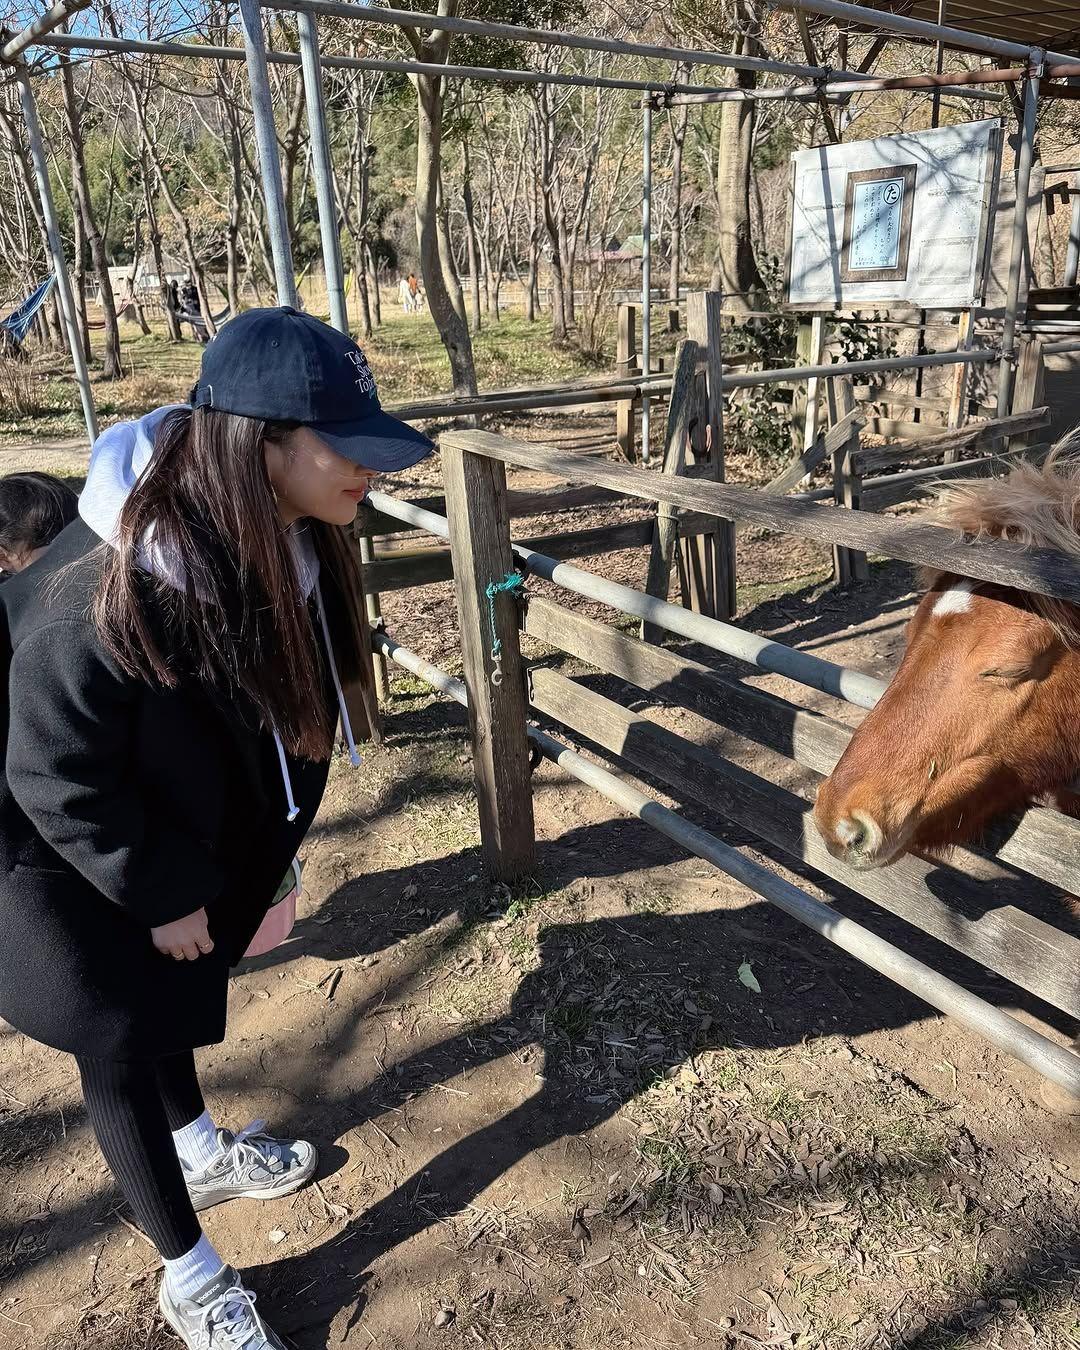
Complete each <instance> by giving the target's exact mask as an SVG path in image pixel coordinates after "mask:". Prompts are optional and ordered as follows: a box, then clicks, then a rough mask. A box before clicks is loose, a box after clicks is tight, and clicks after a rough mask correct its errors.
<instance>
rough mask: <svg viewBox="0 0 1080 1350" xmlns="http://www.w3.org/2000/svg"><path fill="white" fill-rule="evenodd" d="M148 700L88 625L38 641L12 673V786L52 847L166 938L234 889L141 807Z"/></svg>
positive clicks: (61, 625)
mask: <svg viewBox="0 0 1080 1350" xmlns="http://www.w3.org/2000/svg"><path fill="white" fill-rule="evenodd" d="M138 698H139V688H138V685H137V684H136V683H135V682H133V681H131V680H129V679H127V678H126V677H125V676H124V675H123V673H122V672H121V671H120V670H119V669H118V668H117V667H116V666H115V665H113V664H112V663H111V662H110V661H109V660H108V659H107V657H106V655H105V653H104V652H103V650H102V649H101V647H100V645H99V644H98V642H97V636H96V634H95V633H94V632H93V630H92V628H91V626H90V624H89V623H88V622H85V621H61V622H57V623H53V624H50V625H49V626H48V627H45V628H41V629H38V630H37V631H36V632H34V633H32V634H30V635H28V636H27V638H26V639H25V640H24V641H23V642H22V643H21V644H20V645H19V646H18V648H17V649H16V650H15V652H14V654H13V657H12V663H11V672H10V679H9V704H10V721H9V726H8V748H7V777H8V785H9V787H10V789H11V793H12V796H13V797H14V798H15V800H16V802H18V804H19V806H20V807H21V808H22V809H23V811H24V812H25V813H26V815H27V816H28V817H29V819H30V821H31V823H32V824H33V825H34V827H35V829H36V830H37V831H38V833H39V834H40V835H41V837H42V839H44V840H45V842H46V843H47V844H49V845H50V846H51V847H52V848H53V849H55V851H56V852H57V853H59V854H60V856H61V857H62V858H64V859H65V860H66V861H67V862H68V863H70V864H71V866H72V867H74V868H75V869H76V870H77V871H78V872H80V873H81V874H82V875H83V876H84V877H85V878H86V879H87V881H89V882H90V883H91V884H92V885H93V886H95V887H96V888H97V889H98V890H99V891H100V892H101V893H102V894H103V895H104V896H105V897H106V898H107V899H109V900H111V901H113V903H115V904H117V905H119V906H121V908H123V909H125V910H127V911H128V913H129V914H130V915H131V916H132V918H134V919H135V920H137V921H138V922H141V923H144V924H146V926H147V927H159V926H160V925H162V924H165V923H171V922H172V921H173V920H174V919H182V918H184V916H185V915H188V914H191V913H194V911H195V910H197V909H199V908H200V907H202V906H203V905H207V904H209V903H211V902H212V901H213V900H215V899H216V898H217V897H218V895H219V894H220V892H221V890H222V887H223V882H224V879H223V875H222V872H221V869H220V868H219V866H218V865H217V863H216V862H215V860H214V858H213V856H212V855H211V852H210V849H209V847H208V846H207V845H206V844H205V843H203V842H202V841H200V840H199V839H197V838H195V837H194V836H193V834H192V833H191V831H190V830H185V829H183V828H178V827H176V826H175V825H173V823H172V822H171V821H170V820H169V819H167V818H162V815H161V813H160V812H158V813H153V812H150V811H148V810H147V808H146V806H145V804H144V802H143V800H142V796H141V794H140V792H139V784H138V783H137V781H135V780H134V779H133V775H132V771H131V766H132V763H133V761H134V753H133V737H134V727H135V719H136V715H137V700H138Z"/></svg>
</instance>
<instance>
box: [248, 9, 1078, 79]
mask: <svg viewBox="0 0 1080 1350" xmlns="http://www.w3.org/2000/svg"><path fill="white" fill-rule="evenodd" d="M263 5H264V7H265V8H266V9H284V10H288V11H289V12H290V13H297V12H299V11H301V10H305V9H306V10H307V11H308V12H309V13H311V14H325V15H327V16H328V17H333V18H337V19H354V20H355V21H356V22H357V23H364V24H368V23H381V24H388V25H389V26H390V27H393V28H397V27H402V26H404V27H406V28H419V29H422V30H426V31H427V32H432V33H471V34H473V35H474V36H476V37H485V38H504V39H506V41H508V42H535V43H538V44H539V45H540V46H541V47H569V48H571V49H572V50H575V51H586V52H610V53H612V54H613V55H615V56H646V57H650V58H651V59H653V60H656V61H672V62H676V63H680V62H681V63H684V64H685V63H689V64H690V65H692V66H723V67H725V68H726V69H729V70H730V69H735V70H760V71H768V72H770V73H772V74H774V75H794V76H801V77H802V78H803V79H808V80H817V79H820V78H821V77H822V76H824V75H834V74H837V75H841V76H847V77H849V78H852V79H858V77H859V72H858V71H853V72H851V71H829V70H826V69H825V68H824V67H823V66H806V65H800V64H799V63H797V62H791V61H771V60H768V59H766V58H765V57H760V56H729V55H727V54H726V53H723V52H712V51H701V50H696V49H693V48H686V47H657V46H655V45H653V44H652V43H646V42H623V41H622V40H621V39H618V38H599V37H588V36H586V35H585V34H582V33H564V32H560V31H558V30H557V29H553V28H524V27H521V26H520V25H518V24H510V23H492V22H489V21H488V20H486V19H456V18H447V17H445V16H443V15H441V14H424V13H422V12H420V13H418V12H415V11H413V10H407V9H376V8H375V7H374V6H372V7H370V8H369V7H368V6H366V5H363V4H342V3H339V0H263ZM1024 50H1025V52H1026V48H1025V49H1024ZM1068 59H1071V60H1075V57H1072V58H1068Z"/></svg>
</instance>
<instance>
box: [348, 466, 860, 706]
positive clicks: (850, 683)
mask: <svg viewBox="0 0 1080 1350" xmlns="http://www.w3.org/2000/svg"><path fill="white" fill-rule="evenodd" d="M368 501H369V503H370V505H371V506H373V507H374V508H375V510H376V511H381V512H382V513H383V514H384V515H387V516H393V517H394V519H396V520H403V521H405V522H406V523H408V524H410V525H415V526H417V527H418V528H419V529H422V530H427V531H428V532H429V533H430V534H434V535H435V536H436V537H437V538H440V539H446V540H449V538H450V527H449V525H448V524H447V521H446V517H445V516H440V515H436V514H435V512H433V511H425V510H424V509H423V508H422V507H418V506H413V505H412V503H411V502H402V501H398V500H397V498H396V497H388V496H387V495H386V493H384V492H373V493H371V495H370V497H369V498H368ZM513 549H514V556H515V557H516V558H520V559H521V560H522V561H523V562H524V563H525V564H526V565H527V566H528V569H529V571H530V572H533V573H535V574H536V575H537V576H538V577H543V578H544V579H545V580H546V581H551V582H554V584H555V585H556V586H563V587H565V589H566V590H568V591H573V592H574V593H575V594H577V595H583V596H585V597H586V598H587V599H589V600H597V601H599V602H600V603H601V604H603V605H610V606H611V607H612V608H613V609H619V610H622V612H623V613H624V614H632V615H633V616H634V617H635V618H638V619H644V620H645V621H646V622H648V623H651V624H655V625H656V627H657V628H663V629H666V631H667V632H669V633H677V634H678V635H679V636H680V637H684V638H688V639H689V640H690V641H691V642H700V643H702V644H703V645H704V646H706V647H711V648H713V650H714V651H718V652H724V653H726V654H727V655H728V656H734V657H736V658H737V659H738V660H740V661H745V662H746V663H747V664H748V665H752V666H757V667H758V668H759V669H760V670H769V671H772V672H773V673H774V674H776V675H785V676H787V678H788V679H791V680H797V681H798V683H799V684H805V685H808V686H809V687H810V688H811V689H819V690H821V692H822V693H824V694H832V695H833V697H834V698H842V699H844V700H845V701H846V702H848V703H854V704H855V706H856V707H859V708H872V707H873V706H874V705H875V704H876V703H877V701H878V699H879V698H880V697H881V696H882V694H883V693H884V692H885V682H884V681H883V680H875V679H874V678H873V677H872V676H870V675H863V674H862V673H861V672H860V671H857V670H849V669H847V667H845V666H838V665H835V664H834V663H833V662H832V661H823V660H822V659H821V657H820V656H810V655H809V654H808V653H806V652H800V651H796V650H795V649H794V648H793V647H785V646H784V644H783V643H782V642H775V641H773V640H772V639H771V638H763V637H758V635H757V634H756V633H748V632H746V631H745V630H744V629H742V628H736V627H735V626H734V625H733V624H730V623H724V622H723V621H722V620H720V619H710V618H708V617H707V616H706V615H704V614H695V613H694V612H693V610H689V609H683V607H682V606H681V605H673V604H671V603H670V602H669V601H667V600H657V599H655V598H654V597H653V596H651V595H644V594H643V593H642V592H641V591H636V590H634V588H633V587H632V586H623V585H622V584H621V583H619V582H617V581H609V580H608V579H607V578H606V577H601V576H597V575H596V574H595V573H594V572H586V571H584V570H583V569H582V568H580V567H574V566H572V565H571V564H570V563H562V562H558V561H557V560H556V559H555V558H549V557H548V556H547V555H546V554H544V553H537V552H536V551H535V550H533V549H530V548H525V547H524V546H523V545H519V544H515V545H514V546H513Z"/></svg>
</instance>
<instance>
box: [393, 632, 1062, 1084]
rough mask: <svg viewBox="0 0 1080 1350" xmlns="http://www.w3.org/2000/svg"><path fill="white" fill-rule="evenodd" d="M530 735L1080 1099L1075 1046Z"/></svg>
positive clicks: (657, 826)
mask: <svg viewBox="0 0 1080 1350" xmlns="http://www.w3.org/2000/svg"><path fill="white" fill-rule="evenodd" d="M373 643H374V646H375V648H376V650H377V651H380V652H383V653H385V654H386V655H387V656H389V657H390V659H391V660H393V661H396V662H397V663H398V664H399V665H401V666H403V667H404V668H405V669H406V670H410V671H412V673H413V674H414V675H417V676H419V678H420V679H422V680H426V681H427V682H428V683H429V684H431V685H432V686H433V687H434V688H436V689H439V690H441V692H443V693H444V694H447V695H448V696H449V697H450V698H452V699H455V700H456V701H457V702H458V703H461V704H463V705H465V706H467V705H468V692H467V690H466V688H465V685H464V684H463V683H462V682H461V681H460V680H455V679H454V678H453V677H452V676H450V675H447V674H446V673H445V672H444V671H441V670H439V669H438V667H435V666H432V665H431V664H430V662H427V661H424V660H422V659H421V658H420V657H419V656H417V655H416V654H415V653H414V652H410V651H408V650H407V649H406V648H404V647H402V646H401V645H400V644H399V643H397V642H395V641H394V640H393V638H390V637H387V636H386V634H385V633H377V634H375V635H374V638H373ZM529 739H530V740H531V741H532V742H533V744H534V745H536V746H538V747H539V749H540V750H541V752H542V753H543V755H544V756H545V758H547V759H550V760H551V761H552V763H554V764H557V765H558V766H559V768H561V769H563V770H565V771H566V772H567V773H569V774H571V775H572V776H573V777H574V778H576V779H577V780H578V781H579V782H581V783H585V784H586V785H587V786H589V787H592V788H595V789H596V791H597V792H599V793H601V794H602V795H603V796H604V797H606V798H607V799H608V801H610V802H613V803H614V804H615V805H616V806H619V807H621V808H622V809H623V810H624V811H627V812H628V813H629V814H630V815H632V816H636V817H637V819H638V820H640V821H642V822H644V824H646V825H649V826H651V827H652V828H653V829H654V830H657V831H659V833H661V834H663V835H666V836H667V837H668V838H669V839H670V840H672V841H673V842H674V843H676V844H678V845H679V846H680V847H681V848H685V849H686V850H687V851H688V852H690V853H693V854H695V855H696V856H697V857H699V858H704V859H705V860H706V861H707V862H710V863H712V865H713V866H714V867H717V868H719V870H720V871H721V872H724V873H726V874H727V875H728V876H729V877H733V878H734V879H735V880H736V881H738V882H739V883H740V884H741V885H743V886H746V887H747V888H748V889H749V890H751V891H753V892H754V893H755V894H756V895H759V896H761V898H762V899H763V900H767V901H768V902H769V904H771V905H775V906H776V907H777V908H778V909H781V910H783V912H784V913H785V914H787V915H788V916H789V917H790V918H792V919H794V920H795V921H796V922H797V923H801V924H803V925H804V926H805V927H807V928H810V929H812V930H813V931H814V932H815V933H817V934H818V935H819V936H820V937H823V938H824V939H825V940H826V941H827V942H831V943H832V944H833V946H835V947H839V948H840V949H841V951H845V952H847V953H848V954H849V955H850V956H853V957H855V959H856V960H857V961H860V962H862V964H863V965H865V966H868V967H869V968H870V969H871V970H875V971H877V972H878V974H879V975H884V976H885V977H886V979H889V980H892V981H893V983H894V984H898V985H899V986H900V987H901V988H902V989H906V990H908V992H909V993H912V994H914V995H915V996H916V997H917V998H920V999H922V1001H923V1002H924V1003H928V1004H929V1005H930V1007H932V1008H937V1009H938V1011H939V1012H943V1013H945V1014H946V1016H948V1017H954V1018H955V1019H956V1020H957V1021H958V1022H960V1023H961V1024H962V1025H964V1026H966V1027H969V1028H970V1029H971V1030H972V1031H975V1032H977V1033H978V1034H979V1035H980V1036H983V1037H984V1038H985V1039H986V1040H988V1041H989V1042H990V1043H991V1045H994V1046H996V1047H997V1048H998V1049H999V1050H1001V1051H1002V1052H1003V1053H1004V1054H1007V1055H1011V1056H1012V1057H1013V1058H1015V1059H1018V1060H1020V1061H1021V1062H1022V1063H1024V1064H1026V1065H1028V1067H1029V1068H1032V1069H1034V1070H1035V1071H1036V1072H1037V1073H1041V1074H1043V1075H1044V1076H1045V1077H1046V1078H1049V1079H1050V1080H1051V1081H1052V1082H1054V1083H1057V1084H1058V1085H1059V1086H1060V1087H1063V1088H1064V1089H1065V1090H1066V1092H1068V1093H1070V1094H1071V1095H1073V1096H1076V1097H1080V1056H1077V1055H1075V1054H1074V1053H1073V1052H1072V1051H1071V1050H1067V1049H1065V1048H1064V1047H1063V1046H1060V1045H1055V1044H1054V1042H1053V1041H1051V1040H1050V1039H1049V1038H1048V1037H1046V1036H1043V1035H1040V1033H1039V1032H1037V1031H1035V1030H1033V1029H1032V1028H1031V1027H1028V1026H1025V1025H1024V1024H1023V1023H1022V1022H1018V1021H1017V1020H1016V1019H1015V1018H1014V1017H1010V1016H1009V1014H1008V1013H1004V1012H1002V1011H1001V1009H1000V1008H995V1007H994V1006H993V1004H991V1003H988V1002H987V1001H986V1000H985V999H982V998H979V996H978V995H977V994H973V993H971V992H970V991H969V990H967V989H965V988H964V987H963V986H962V985H959V984H957V983H956V982H955V981H954V980H950V979H949V978H948V977H947V976H945V975H942V974H940V973H939V972H938V971H936V970H933V969H931V967H930V966H927V965H924V964H923V962H922V961H919V960H917V959H916V958H915V957H914V956H910V955H909V954H908V953H907V952H905V951H902V950H901V949H900V948H899V947H896V946H894V945H893V944H892V943H891V942H886V941H885V939H884V938H881V937H878V935H877V934H876V933H872V932H871V931H870V930H869V929H868V928H864V927H863V926H862V924H858V923H855V922H854V920H852V919H847V918H845V917H844V916H843V915H840V914H838V913H837V912H836V910H834V909H832V908H831V907H830V906H829V905H826V904H824V903H823V902H822V901H820V900H815V899H814V898H813V897H812V896H810V895H807V894H806V892H805V891H802V890H800V889H799V887H797V886H794V885H792V884H791V882H789V881H786V880H785V879H784V878H783V877H780V876H778V875H777V874H776V873H775V872H771V871H770V870H769V869H768V868H767V867H763V866H762V865H761V864H760V863H756V862H754V861H753V860H752V859H750V858H745V857H743V855H742V854H741V853H739V852H738V850H737V849H734V848H732V847H731V846H730V845H728V844H725V843H723V842H722V841H721V840H720V839H717V837H716V836H715V835H714V834H710V833H709V831H708V830H703V829H702V828H701V827H700V826H698V825H693V824H691V823H690V822H689V821H688V820H684V819H683V818H682V816H680V815H679V814H678V813H677V812H675V811H672V810H671V809H670V808H669V807H666V806H663V805H662V804H661V803H660V802H658V801H657V800H656V799H655V798H653V797H649V796H647V795H646V794H645V793H644V792H642V791H640V789H638V788H637V787H635V786H634V785H633V783H631V782H628V781H627V780H626V779H625V778H622V777H620V776H619V775H618V774H615V773H612V772H611V770H610V769H606V768H604V767H603V765H601V764H595V763H593V761H592V760H589V759H586V758H585V757H584V755H580V754H578V752H577V751H576V750H571V749H570V747H569V746H566V745H563V743H562V742H561V741H559V740H556V738H555V737H554V736H551V735H549V734H548V733H547V732H546V731H541V730H540V728H539V727H529Z"/></svg>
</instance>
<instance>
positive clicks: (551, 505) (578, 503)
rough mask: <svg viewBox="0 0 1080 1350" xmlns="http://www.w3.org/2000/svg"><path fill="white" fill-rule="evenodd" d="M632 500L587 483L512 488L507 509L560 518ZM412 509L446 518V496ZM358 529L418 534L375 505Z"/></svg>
mask: <svg viewBox="0 0 1080 1350" xmlns="http://www.w3.org/2000/svg"><path fill="white" fill-rule="evenodd" d="M552 448H553V449H557V447H552ZM628 500H629V499H628V498H627V496H626V494H625V493H622V492H612V491H611V490H610V488H602V487H591V486H589V485H588V484H583V485H581V486H578V487H551V488H533V489H531V490H523V489H520V488H508V489H507V492H506V501H507V507H508V509H509V511H510V518H511V520H518V519H521V518H527V517H529V516H549V515H557V514H560V513H561V512H563V511H578V510H584V509H587V508H589V507H593V506H620V505H625V504H626V503H627V501H628ZM409 504H410V505H411V506H419V507H420V508H421V509H423V510H424V511H431V512H433V513H434V514H435V515H437V516H445V515H446V498H445V497H424V498H420V499H418V500H416V501H410V503H409ZM356 525H357V529H358V530H361V531H363V532H365V533H367V534H370V535H384V534H411V533H414V532H415V531H414V530H413V527H412V526H411V525H406V524H405V523H404V522H403V521H400V520H398V519H397V517H396V516H384V515H383V514H382V512H381V511H376V510H375V509H374V508H373V507H371V506H366V505H365V506H361V507H360V511H359V513H358V514H357V517H356Z"/></svg>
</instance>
